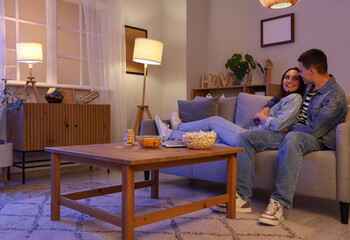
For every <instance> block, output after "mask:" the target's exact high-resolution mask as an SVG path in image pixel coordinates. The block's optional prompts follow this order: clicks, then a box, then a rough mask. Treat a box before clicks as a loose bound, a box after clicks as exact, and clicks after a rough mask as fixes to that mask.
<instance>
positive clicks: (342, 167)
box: [336, 122, 350, 203]
mask: <svg viewBox="0 0 350 240" xmlns="http://www.w3.org/2000/svg"><path fill="white" fill-rule="evenodd" d="M349 146H350V122H345V123H341V124H339V125H338V127H337V131H336V161H337V163H336V164H337V166H336V169H337V172H336V174H337V200H338V201H340V202H347V203H349V202H350V147H349Z"/></svg>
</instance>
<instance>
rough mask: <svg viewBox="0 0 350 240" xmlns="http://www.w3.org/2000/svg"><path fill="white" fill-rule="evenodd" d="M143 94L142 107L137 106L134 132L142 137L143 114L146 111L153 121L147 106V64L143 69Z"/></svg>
mask: <svg viewBox="0 0 350 240" xmlns="http://www.w3.org/2000/svg"><path fill="white" fill-rule="evenodd" d="M143 70H144V71H143V92H142V105H138V106H137V114H136V119H135V123H134V128H133V129H134V132H135V134H137V135H140V132H141V122H142V120H143V114H144V112H145V111H146V114H147V116H148V118H149V119H152V114H151V112H150V111H149V108H148V106H146V105H145V92H146V74H147V64H145V65H144V69H143Z"/></svg>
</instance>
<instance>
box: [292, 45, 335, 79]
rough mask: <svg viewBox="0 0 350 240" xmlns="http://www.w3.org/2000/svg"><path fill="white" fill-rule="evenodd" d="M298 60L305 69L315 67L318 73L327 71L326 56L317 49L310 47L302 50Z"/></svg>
mask: <svg viewBox="0 0 350 240" xmlns="http://www.w3.org/2000/svg"><path fill="white" fill-rule="evenodd" d="M298 62H300V63H301V64H303V66H304V67H305V68H307V69H309V68H310V67H312V68H315V69H316V70H317V72H318V73H320V74H325V73H327V68H328V65H327V56H326V54H324V52H322V51H321V50H319V49H310V50H307V51H306V52H303V53H302V54H301V55H300V57H299V58H298Z"/></svg>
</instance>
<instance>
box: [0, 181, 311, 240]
mask: <svg viewBox="0 0 350 240" xmlns="http://www.w3.org/2000/svg"><path fill="white" fill-rule="evenodd" d="M101 186H102V184H100V183H88V184H70V185H63V186H62V187H61V191H62V192H73V191H77V190H82V189H92V188H98V187H101ZM49 189H50V188H49V185H48V184H26V185H16V186H8V187H1V188H0V239H1V240H3V239H4V240H5V239H6V240H12V239H16V240H22V239H35V240H38V239H45V240H48V239H54V240H55V239H65V240H70V239H72V240H73V239H74V240H75V239H78V240H90V239H91V240H92V239H96V240H97V239H98V240H101V239H103V240H105V239H121V229H120V227H118V226H114V225H112V224H109V223H106V222H103V221H101V220H98V219H96V218H94V217H91V216H88V215H85V214H82V213H79V212H76V211H74V210H71V209H68V208H66V207H61V220H59V221H51V220H50V194H49V193H50V190H49ZM149 196H150V192H149V189H148V188H146V189H139V190H136V191H135V215H141V214H144V213H147V212H155V211H159V210H162V209H166V208H171V207H173V206H178V205H182V204H185V203H188V202H187V201H184V200H180V199H175V198H160V199H151V198H150V197H149ZM81 201H82V202H84V203H87V204H90V205H92V206H96V207H98V208H101V209H104V210H107V211H110V212H112V213H121V198H120V193H116V194H110V195H105V196H101V197H95V198H90V199H85V200H81ZM258 218H259V213H249V214H247V213H245V214H237V219H234V220H233V219H227V218H226V217H225V215H224V214H222V213H218V212H213V211H212V210H210V209H204V210H201V211H197V212H194V213H189V214H186V215H183V216H179V217H175V218H172V219H167V220H164V221H161V222H157V223H152V224H149V225H145V226H142V227H138V228H136V229H135V239H152V240H153V239H181V240H182V239H183V240H186V239H191V240H192V239H193V240H194V239H213V240H221V239H222V240H226V239H235V240H248V239H249V240H255V239H259V240H260V239H268V240H274V239H306V238H307V237H310V236H311V235H312V234H314V233H315V231H316V229H313V228H309V227H305V226H302V225H299V224H296V223H293V222H290V221H288V220H285V221H283V223H282V224H280V225H279V226H275V227H269V226H263V225H260V224H259V223H258V222H257V219H258Z"/></svg>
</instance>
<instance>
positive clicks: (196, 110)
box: [177, 97, 219, 122]
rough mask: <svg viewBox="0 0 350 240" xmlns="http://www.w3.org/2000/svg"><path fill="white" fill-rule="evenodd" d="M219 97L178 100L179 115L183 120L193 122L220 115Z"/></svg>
mask: <svg viewBox="0 0 350 240" xmlns="http://www.w3.org/2000/svg"><path fill="white" fill-rule="evenodd" d="M218 103H219V97H213V98H207V99H206V100H203V101H183V100H178V101H177V104H178V109H179V115H180V118H181V119H182V121H183V122H193V121H197V120H201V119H204V118H207V117H211V116H217V115H218Z"/></svg>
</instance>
